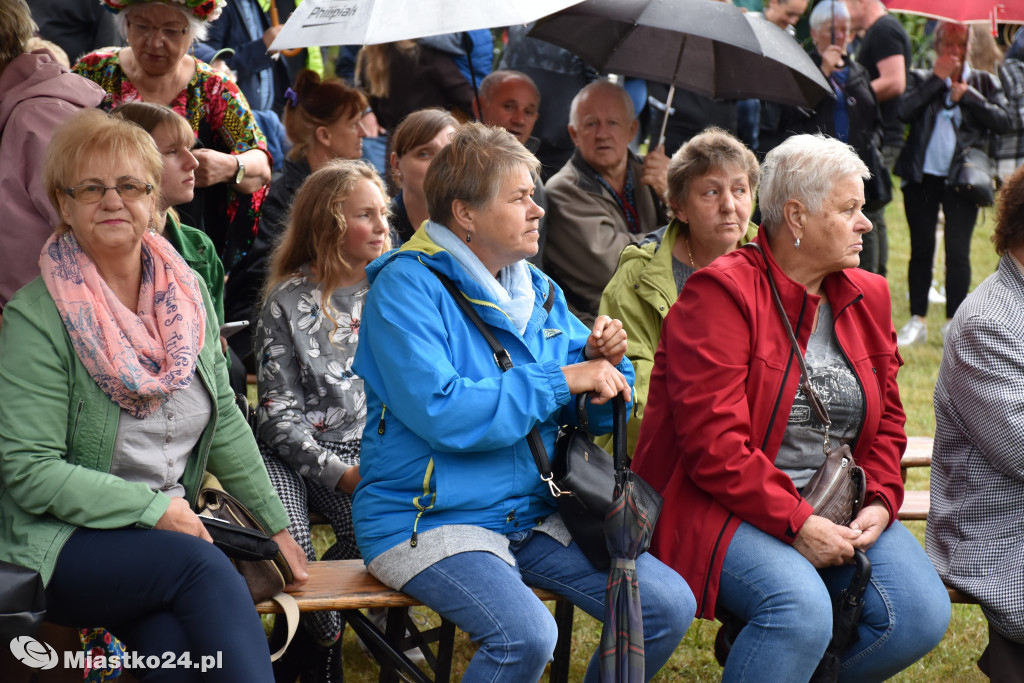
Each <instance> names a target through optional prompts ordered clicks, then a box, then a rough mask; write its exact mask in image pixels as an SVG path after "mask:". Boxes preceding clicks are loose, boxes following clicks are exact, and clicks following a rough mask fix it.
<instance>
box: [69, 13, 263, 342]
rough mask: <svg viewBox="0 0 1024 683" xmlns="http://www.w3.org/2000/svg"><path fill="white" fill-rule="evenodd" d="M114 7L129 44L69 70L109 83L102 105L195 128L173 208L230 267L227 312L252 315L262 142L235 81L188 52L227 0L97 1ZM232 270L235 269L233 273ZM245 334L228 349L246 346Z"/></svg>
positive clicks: (243, 316) (86, 59) (231, 315)
mask: <svg viewBox="0 0 1024 683" xmlns="http://www.w3.org/2000/svg"><path fill="white" fill-rule="evenodd" d="M103 2H104V3H105V4H106V5H107V7H108V8H109V9H111V10H112V11H115V12H117V23H118V27H119V28H120V30H121V32H122V34H123V35H124V36H125V40H126V41H127V43H128V46H127V47H124V48H104V49H101V50H97V51H95V52H92V53H90V54H88V55H85V56H84V57H82V58H81V59H80V60H79V61H78V63H76V64H75V65H74V71H75V72H76V73H78V74H81V75H82V76H85V77H86V78H88V79H90V80H92V81H95V82H96V83H98V84H99V85H100V86H101V87H102V88H103V89H104V90H106V91H107V96H106V98H105V99H104V100H103V104H102V105H101V106H102V107H103V108H104V109H107V110H110V109H112V108H114V107H116V106H117V105H119V104H121V103H122V102H132V101H137V100H141V101H144V102H152V103H155V104H162V105H165V106H168V107H170V108H171V109H173V110H174V111H176V112H177V113H179V114H181V115H182V116H184V117H185V119H187V120H188V122H189V124H190V125H191V126H192V130H194V131H195V132H196V137H197V141H198V144H197V149H196V150H195V157H196V159H197V160H198V161H199V167H198V168H197V169H196V171H195V180H196V183H195V187H196V191H195V198H194V199H193V201H192V202H191V203H189V204H184V205H181V206H179V207H178V211H179V212H180V213H181V215H182V220H183V222H185V223H186V224H188V225H191V226H192V227H195V228H198V229H200V230H202V231H203V232H205V233H207V234H208V235H209V236H210V238H211V239H212V240H213V243H214V245H215V246H216V247H217V251H218V254H219V256H220V258H221V260H222V261H223V262H224V267H225V269H226V271H227V274H228V281H227V284H226V292H225V294H226V296H225V302H227V304H228V306H229V310H227V311H226V317H227V319H228V320H254V319H255V315H256V311H255V299H254V297H253V296H249V295H248V294H247V292H248V291H249V290H247V289H245V284H246V283H245V280H246V277H245V275H244V265H245V264H244V258H245V256H246V253H247V251H248V248H249V245H250V243H251V242H252V239H253V235H254V234H255V230H256V225H257V221H258V220H259V217H260V210H261V207H262V204H263V200H264V197H265V195H266V188H265V186H266V185H267V183H269V182H270V174H271V161H270V156H269V153H268V152H267V141H266V138H265V137H264V135H263V133H262V132H261V131H260V129H259V127H258V125H257V124H256V119H255V117H254V116H253V113H252V111H251V109H250V108H249V105H248V103H247V102H246V99H245V97H244V96H243V95H242V92H241V90H239V89H238V86H237V85H235V83H234V82H233V81H232V80H230V79H229V78H226V77H224V76H223V75H222V74H221V73H220V72H218V71H215V70H213V69H212V68H211V67H210V66H209V65H208V64H207V63H206V62H203V61H201V60H199V59H196V58H195V57H193V56H192V55H191V54H190V48H191V46H192V44H193V43H195V42H196V41H199V40H202V39H203V37H204V36H205V35H206V32H207V29H208V25H209V23H210V22H212V21H213V20H215V19H216V18H217V17H218V16H219V15H220V13H221V9H222V8H223V7H224V4H225V0H178V1H177V2H175V1H173V0H103ZM232 276H236V277H234V278H233V277H232ZM248 337H249V334H241V335H236V337H235V338H234V339H232V345H233V348H235V350H236V351H238V352H239V355H243V356H244V355H245V352H246V348H245V347H247V346H251V342H249V341H242V343H241V344H239V343H238V341H236V340H240V341H241V340H245V339H247V338H248Z"/></svg>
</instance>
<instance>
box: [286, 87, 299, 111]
mask: <svg viewBox="0 0 1024 683" xmlns="http://www.w3.org/2000/svg"><path fill="white" fill-rule="evenodd" d="M284 98H285V99H286V100H288V101H289V102H291V103H292V106H293V107H297V106H299V93H297V92H295V91H294V90H292V89H291V87H289V88H288V89H287V90H285V91H284Z"/></svg>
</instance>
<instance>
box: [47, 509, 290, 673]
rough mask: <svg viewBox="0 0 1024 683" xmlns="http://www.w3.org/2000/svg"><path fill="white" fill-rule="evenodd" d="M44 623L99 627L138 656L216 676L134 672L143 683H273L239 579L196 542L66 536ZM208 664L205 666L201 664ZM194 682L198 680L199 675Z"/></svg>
mask: <svg viewBox="0 0 1024 683" xmlns="http://www.w3.org/2000/svg"><path fill="white" fill-rule="evenodd" d="M46 618H47V619H48V620H50V621H52V622H54V623H57V624H61V625H64V626H79V627H81V626H103V627H105V628H107V629H109V630H110V631H111V632H112V633H113V634H114V635H115V636H117V637H118V638H120V639H121V640H122V641H124V643H125V648H126V650H127V651H130V652H135V653H138V654H139V655H141V656H143V657H148V656H152V655H155V656H157V657H158V658H160V657H162V656H163V655H164V653H167V652H172V653H175V655H176V658H175V661H177V656H178V655H181V654H183V653H185V652H187V653H188V654H189V657H190V659H191V662H192V663H193V664H198V663H200V662H201V660H202V658H203V657H204V656H216V655H217V653H218V652H219V653H220V655H221V664H222V666H221V668H214V669H211V670H208V671H206V672H205V673H202V674H201V672H200V671H199V669H190V668H183V667H178V668H174V669H170V668H157V669H150V670H148V671H147V670H138V669H133V670H132V674H133V675H134V676H135V677H136V678H138V679H140V680H145V681H147V683H148V682H150V681H174V682H175V683H179V682H181V681H197V682H198V681H217V682H223V683H234V682H236V681H246V683H250V682H252V683H260V682H263V683H272V681H273V680H274V675H273V670H272V669H271V665H270V650H269V649H268V647H267V638H266V636H265V635H264V633H263V625H262V623H260V618H259V615H257V614H256V608H255V607H254V606H253V604H252V598H251V597H249V589H248V588H247V587H246V585H245V580H244V579H243V578H242V575H241V574H239V573H238V571H237V570H236V569H235V568H234V566H233V565H232V564H231V561H230V560H228V558H227V555H225V554H224V553H223V552H222V551H220V550H219V549H217V548H215V547H214V546H213V544H212V543H208V542H207V541H204V540H202V539H201V538H198V537H196V536H189V535H187V534H182V533H178V532H176V531H162V530H159V529H85V528H81V529H78V530H76V531H75V533H73V534H71V538H69V539H68V541H67V543H65V544H64V547H63V548H62V549H61V551H60V555H59V556H58V557H57V564H56V566H55V567H54V571H53V576H52V578H51V579H50V583H49V585H48V586H47V587H46ZM209 661H212V660H209ZM200 674H201V675H200Z"/></svg>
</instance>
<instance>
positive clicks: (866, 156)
mask: <svg viewBox="0 0 1024 683" xmlns="http://www.w3.org/2000/svg"><path fill="white" fill-rule="evenodd" d="M810 57H811V60H812V61H813V62H814V64H815V66H817V67H819V68H820V67H821V55H820V54H818V51H817V50H813V51H812V52H811V54H810ZM844 61H845V63H846V64H848V65H849V67H850V70H849V74H848V75H847V78H846V83H845V85H844V86H843V91H842V92H841V93H836V97H843V98H845V100H846V112H847V116H848V118H849V122H850V127H849V139H848V142H849V144H850V146H851V147H853V149H854V150H856V152H857V156H859V157H860V158H861V161H863V162H864V163H865V164H866V165H867V167H868V170H869V171H871V180H870V181H868V182H867V183H865V188H864V192H865V197H864V198H865V200H866V201H867V203H868V205H869V206H871V205H884V204H886V203H888V201H889V200H890V199H891V198H892V183H891V181H890V180H889V172H888V169H886V168H885V163H884V162H883V161H882V155H881V152H880V151H879V149H880V147H881V142H882V117H881V114H880V112H879V110H878V99H877V98H876V97H875V91H874V90H872V89H871V77H870V76H869V75H868V70H867V69H865V68H864V67H863V66H861V65H860V64H858V63H857V62H854V61H853V60H851V59H850V58H849V57H846V58H845V59H844ZM835 110H836V100H834V99H833V98H831V97H825V98H822V100H821V101H820V102H819V103H818V107H817V108H816V109H814V110H809V109H805V108H802V107H801V108H798V107H783V108H782V113H781V116H780V122H779V127H780V129H781V130H782V131H784V133H783V135H782V138H783V139H785V138H786V137H788V136H790V135H796V134H799V133H823V134H825V135H829V136H832V137H836V126H835Z"/></svg>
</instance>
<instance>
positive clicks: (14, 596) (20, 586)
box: [0, 560, 46, 642]
mask: <svg viewBox="0 0 1024 683" xmlns="http://www.w3.org/2000/svg"><path fill="white" fill-rule="evenodd" d="M45 618H46V592H45V589H44V588H43V579H42V577H41V576H40V575H39V572H37V571H36V570H34V569H29V568H27V567H22V566H21V565H18V564H12V563H11V562H4V561H2V560H0V638H2V639H3V641H4V642H7V641H9V640H11V639H12V638H17V637H18V636H32V635H35V633H36V631H37V630H39V626H40V625H41V624H42V623H43V620H44V619H45Z"/></svg>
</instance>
